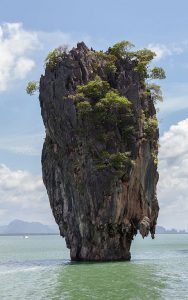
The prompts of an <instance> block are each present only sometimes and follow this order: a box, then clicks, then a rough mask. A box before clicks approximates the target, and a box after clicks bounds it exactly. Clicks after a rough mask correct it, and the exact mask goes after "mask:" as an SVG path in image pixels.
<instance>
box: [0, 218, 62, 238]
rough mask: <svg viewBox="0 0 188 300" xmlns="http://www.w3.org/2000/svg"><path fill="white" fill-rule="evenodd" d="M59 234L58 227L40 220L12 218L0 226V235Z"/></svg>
mask: <svg viewBox="0 0 188 300" xmlns="http://www.w3.org/2000/svg"><path fill="white" fill-rule="evenodd" d="M28 234H29V235H31V234H33V235H34V234H36V235H37V234H38V235H40V234H59V231H58V227H56V226H55V225H54V226H53V225H52V226H48V225H44V224H42V223H40V222H26V221H22V220H14V221H12V222H10V223H9V224H8V225H5V226H0V235H28Z"/></svg>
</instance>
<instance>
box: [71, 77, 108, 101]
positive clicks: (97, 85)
mask: <svg viewBox="0 0 188 300" xmlns="http://www.w3.org/2000/svg"><path fill="white" fill-rule="evenodd" d="M109 90H110V85H109V83H108V82H107V81H103V80H101V79H100V77H99V76H96V78H95V80H92V81H89V82H88V83H86V84H85V85H80V86H78V87H77V94H81V93H82V94H83V95H84V96H85V97H86V98H89V99H92V100H96V101H97V100H99V99H101V98H103V97H104V96H105V95H106V93H107V92H108V91H109Z"/></svg>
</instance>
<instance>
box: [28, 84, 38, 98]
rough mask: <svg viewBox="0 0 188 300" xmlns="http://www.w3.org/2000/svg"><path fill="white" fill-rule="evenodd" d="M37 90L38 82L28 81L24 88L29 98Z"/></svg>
mask: <svg viewBox="0 0 188 300" xmlns="http://www.w3.org/2000/svg"><path fill="white" fill-rule="evenodd" d="M38 90H39V83H38V81H29V82H28V84H27V86H26V92H27V94H29V95H30V96H32V95H34V93H35V92H37V91H38Z"/></svg>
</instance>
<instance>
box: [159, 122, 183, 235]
mask: <svg viewBox="0 0 188 300" xmlns="http://www.w3.org/2000/svg"><path fill="white" fill-rule="evenodd" d="M160 144H161V148H160V155H159V162H160V163H159V174H160V180H159V184H158V199H159V203H160V207H161V209H160V214H159V222H158V223H159V224H161V225H164V226H166V227H168V228H173V227H174V228H179V229H187V230H188V192H187V187H188V119H185V120H183V121H181V122H179V123H178V124H176V125H172V126H171V127H170V129H169V130H168V131H167V132H165V133H164V135H163V136H162V137H161V139H160Z"/></svg>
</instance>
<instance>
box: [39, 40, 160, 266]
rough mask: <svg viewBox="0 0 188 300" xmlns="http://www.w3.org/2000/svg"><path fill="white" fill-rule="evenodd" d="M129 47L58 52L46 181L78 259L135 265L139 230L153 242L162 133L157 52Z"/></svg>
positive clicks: (51, 64)
mask: <svg viewBox="0 0 188 300" xmlns="http://www.w3.org/2000/svg"><path fill="white" fill-rule="evenodd" d="M130 46H131V45H130V43H128V42H125V41H124V42H120V43H117V44H115V45H114V46H113V47H111V48H109V49H108V50H107V51H106V52H103V51H94V50H93V49H89V48H88V47H87V46H86V45H85V44H84V43H83V42H81V43H78V44H77V47H76V48H73V49H72V50H70V51H68V50H67V49H66V48H58V49H55V50H54V51H52V52H51V53H49V55H48V57H47V59H46V68H45V74H44V75H42V76H41V79H40V95H39V99H40V106H41V114H42V118H43V122H44V126H45V130H46V138H45V141H44V145H43V150H42V173H43V181H44V184H45V186H46V189H47V193H48V196H49V201H50V206H51V209H52V212H53V215H54V218H55V221H56V222H57V224H58V226H59V229H60V234H61V236H62V237H65V241H66V245H67V247H68V248H69V249H70V256H71V260H76V261H110V260H112V261H115V260H130V257H131V256H130V246H131V242H132V240H133V237H134V236H135V235H136V234H137V231H138V230H139V231H140V233H141V235H142V236H143V237H145V236H147V235H148V234H149V232H150V233H151V235H152V237H154V233H155V226H156V221H157V216H158V210H159V206H158V202H157V197H156V184H157V181H158V172H157V155H158V138H159V132H158V125H157V119H156V110H155V107H154V102H155V98H156V97H157V96H156V95H157V88H155V89H154V88H153V87H152V85H151V84H149V83H148V82H147V78H148V77H149V76H150V77H151V78H154V77H155V76H154V75H155V74H154V73H156V72H157V68H155V69H156V70H154V71H148V63H149V62H150V60H151V59H152V58H153V56H154V53H153V52H151V51H150V50H147V49H143V50H140V51H135V52H133V51H132V52H131V51H130V50H129V47H130ZM158 71H159V70H158ZM149 72H150V75H149ZM158 97H159V90H158Z"/></svg>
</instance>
